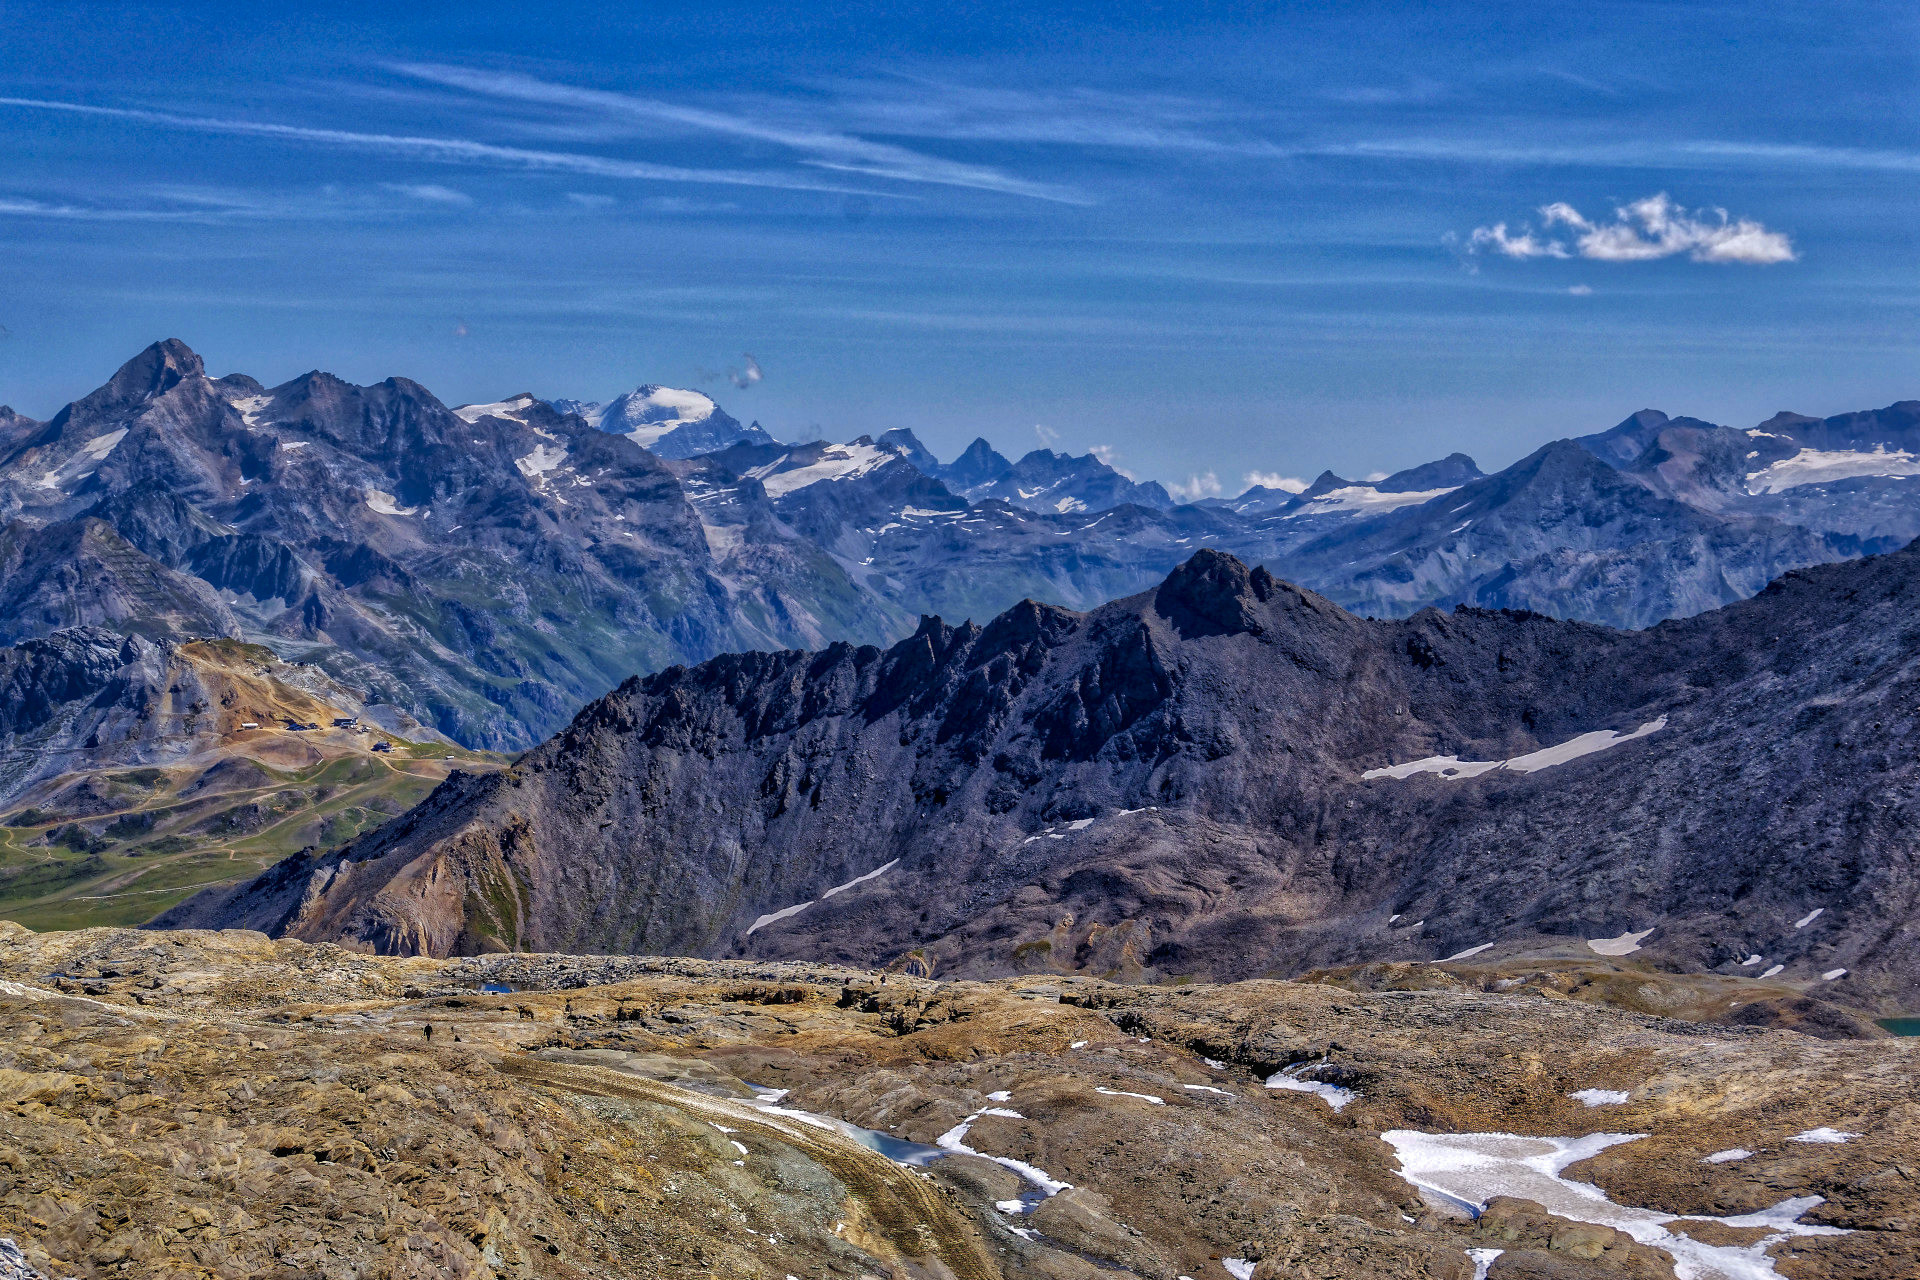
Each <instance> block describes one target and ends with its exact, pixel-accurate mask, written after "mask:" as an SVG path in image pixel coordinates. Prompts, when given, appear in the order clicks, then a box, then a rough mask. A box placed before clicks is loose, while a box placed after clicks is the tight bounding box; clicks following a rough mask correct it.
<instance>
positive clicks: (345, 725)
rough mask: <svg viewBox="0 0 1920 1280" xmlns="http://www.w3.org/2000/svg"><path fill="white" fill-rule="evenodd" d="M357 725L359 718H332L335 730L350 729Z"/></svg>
mask: <svg viewBox="0 0 1920 1280" xmlns="http://www.w3.org/2000/svg"><path fill="white" fill-rule="evenodd" d="M359 723H360V717H359V716H335V717H334V718H333V727H334V728H336V729H351V728H353V726H354V725H356V724H359Z"/></svg>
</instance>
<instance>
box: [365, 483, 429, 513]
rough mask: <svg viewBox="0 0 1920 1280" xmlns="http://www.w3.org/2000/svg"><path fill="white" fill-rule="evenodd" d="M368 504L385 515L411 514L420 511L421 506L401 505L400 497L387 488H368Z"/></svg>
mask: <svg viewBox="0 0 1920 1280" xmlns="http://www.w3.org/2000/svg"><path fill="white" fill-rule="evenodd" d="M367 506H369V507H371V508H372V509H373V510H375V511H378V512H379V513H380V514H381V515H383V516H411V515H418V514H419V513H420V508H418V507H403V506H401V505H400V499H398V498H396V497H394V496H393V495H392V494H390V493H388V492H387V491H386V490H385V489H369V490H367Z"/></svg>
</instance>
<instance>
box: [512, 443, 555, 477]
mask: <svg viewBox="0 0 1920 1280" xmlns="http://www.w3.org/2000/svg"><path fill="white" fill-rule="evenodd" d="M566 460H567V451H566V449H565V448H555V447H554V446H552V445H546V444H537V445H535V446H534V447H533V452H532V453H530V454H528V455H527V456H526V457H524V458H515V459H514V460H513V465H514V466H516V467H518V468H519V469H520V474H521V475H523V476H525V477H526V478H527V479H529V480H533V479H536V478H538V477H540V476H543V475H545V474H546V473H547V472H549V471H552V470H554V469H555V468H556V467H558V466H559V465H560V464H561V463H563V462H565V461H566Z"/></svg>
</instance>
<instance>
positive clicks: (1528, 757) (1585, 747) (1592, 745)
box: [1360, 716, 1667, 778]
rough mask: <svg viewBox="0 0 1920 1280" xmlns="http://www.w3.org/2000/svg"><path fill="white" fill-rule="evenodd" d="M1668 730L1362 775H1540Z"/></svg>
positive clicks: (1606, 734) (1596, 736)
mask: <svg viewBox="0 0 1920 1280" xmlns="http://www.w3.org/2000/svg"><path fill="white" fill-rule="evenodd" d="M1666 727H1667V718H1666V717H1665V716H1661V717H1660V718H1659V719H1658V720H1649V721H1648V722H1647V723H1645V724H1643V725H1641V726H1640V727H1639V728H1638V729H1635V730H1634V731H1633V732H1632V733H1616V732H1614V731H1613V730H1611V729H1597V730H1595V731H1594V732H1592V733H1583V734H1580V735H1579V736H1577V737H1573V738H1568V739H1567V740H1566V741H1565V742H1562V743H1560V744H1559V745H1558V746H1552V747H1543V748H1541V749H1540V750H1539V751H1529V752H1528V753H1527V754H1525V755H1522V756H1514V757H1513V758H1512V759H1510V760H1462V759H1460V758H1459V757H1458V756H1428V757H1426V758H1425V759H1423V760H1409V761H1408V762H1407V763H1405V764H1396V765H1389V766H1387V767H1386V768H1384V769H1369V770H1367V771H1366V772H1365V773H1363V774H1361V775H1360V776H1361V777H1362V778H1411V777H1412V776H1413V775H1414V774H1416V773H1437V774H1439V775H1440V776H1441V777H1443V778H1476V777H1479V776H1480V775H1481V774H1483V773H1488V772H1491V771H1492V770H1494V769H1511V770H1513V771H1514V772H1515V773H1538V772H1539V771H1540V770H1542V769H1551V768H1553V767H1554V766H1555V765H1561V764H1566V763H1567V762H1568V761H1569V760H1578V759H1579V758H1580V757H1581V756H1590V755H1592V754H1594V753H1595V752H1597V751H1605V750H1607V749H1608V748H1609V747H1617V746H1619V745H1620V744H1621V743H1623V742H1632V741H1633V740H1634V739H1636V738H1644V737H1646V736H1647V735H1648V734H1653V733H1658V732H1660V730H1662V729H1664V728H1666Z"/></svg>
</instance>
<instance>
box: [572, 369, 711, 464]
mask: <svg viewBox="0 0 1920 1280" xmlns="http://www.w3.org/2000/svg"><path fill="white" fill-rule="evenodd" d="M714 409H715V405H714V403H713V401H712V400H711V399H709V398H708V397H706V396H704V395H702V394H701V393H700V392H698V391H686V390H682V389H681V388H679V387H662V386H659V385H657V384H653V383H649V384H648V385H646V386H644V387H635V388H634V389H633V390H632V391H629V392H627V393H626V394H625V395H623V396H615V397H614V398H613V399H612V400H611V401H609V402H608V404H607V406H606V408H604V409H602V410H601V411H600V417H599V418H598V419H597V420H595V419H593V418H589V419H588V421H589V422H592V423H593V425H594V426H596V427H599V428H600V429H601V430H602V431H610V432H612V433H613V434H615V435H620V436H625V437H627V439H629V440H631V441H633V442H634V443H635V444H637V445H639V446H640V447H641V448H643V449H644V448H647V447H648V446H650V445H652V444H653V443H654V442H655V441H656V440H658V439H660V437H661V436H664V435H666V434H667V432H669V431H672V430H673V429H674V428H675V427H684V426H687V425H689V424H691V423H695V422H705V421H706V420H707V419H708V418H711V417H712V416H713V414H714Z"/></svg>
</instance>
